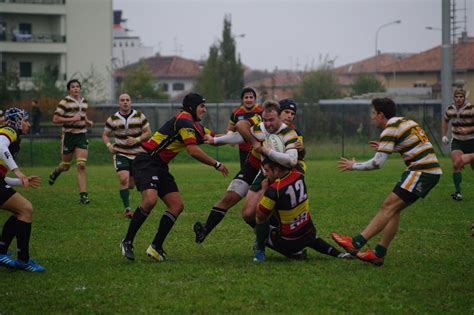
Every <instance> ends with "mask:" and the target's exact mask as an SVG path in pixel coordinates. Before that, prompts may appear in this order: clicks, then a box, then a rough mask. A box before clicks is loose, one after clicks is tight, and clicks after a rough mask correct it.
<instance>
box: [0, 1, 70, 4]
mask: <svg viewBox="0 0 474 315" xmlns="http://www.w3.org/2000/svg"><path fill="white" fill-rule="evenodd" d="M2 2H3V3H27V4H65V3H66V0H0V3H2Z"/></svg>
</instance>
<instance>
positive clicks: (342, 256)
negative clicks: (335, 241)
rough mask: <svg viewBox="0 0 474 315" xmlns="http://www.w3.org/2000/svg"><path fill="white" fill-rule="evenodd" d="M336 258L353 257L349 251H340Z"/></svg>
mask: <svg viewBox="0 0 474 315" xmlns="http://www.w3.org/2000/svg"><path fill="white" fill-rule="evenodd" d="M337 258H341V259H354V256H352V254H351V253H340V254H339V255H337Z"/></svg>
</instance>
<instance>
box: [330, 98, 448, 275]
mask: <svg viewBox="0 0 474 315" xmlns="http://www.w3.org/2000/svg"><path fill="white" fill-rule="evenodd" d="M371 118H372V123H373V125H374V126H375V127H377V128H379V129H383V131H382V134H381V135H380V141H379V142H371V144H372V145H373V146H375V147H377V153H376V154H375V156H374V157H373V158H372V159H370V160H368V161H366V162H356V160H355V159H352V160H348V159H346V158H341V160H340V161H339V168H340V170H341V171H352V170H358V171H368V170H375V169H379V168H381V167H382V166H383V164H384V163H385V161H386V160H387V158H388V155H389V154H391V153H393V152H399V153H400V155H401V156H402V158H403V160H404V162H405V164H406V166H407V169H406V171H405V172H404V173H403V174H402V178H401V180H400V181H399V182H398V183H397V184H396V185H395V187H394V189H393V191H392V192H391V193H390V194H389V195H388V197H387V198H386V199H385V201H384V202H383V204H382V206H381V207H380V209H379V212H378V213H377V214H376V215H375V217H374V218H373V219H372V221H370V223H369V225H368V226H367V227H366V228H365V229H364V230H363V231H362V232H361V233H360V234H358V235H356V236H355V237H350V236H341V235H339V234H337V233H335V232H333V233H331V236H332V238H333V239H334V240H335V241H336V242H337V243H338V244H339V245H341V246H342V247H344V248H345V249H346V250H347V251H348V252H350V253H351V254H353V255H356V256H357V258H359V259H360V260H363V261H367V262H370V263H372V264H374V265H377V266H381V265H383V263H384V256H385V254H386V253H387V249H388V247H389V245H390V242H391V241H392V240H393V238H394V237H395V234H396V233H397V231H398V226H399V224H400V214H401V212H402V210H403V209H405V208H406V207H408V206H409V205H411V204H412V203H414V202H415V201H416V200H417V199H418V198H420V197H421V198H424V197H425V196H426V195H427V194H428V193H429V192H430V190H431V189H432V188H433V187H434V186H436V184H437V183H438V181H439V178H440V177H441V173H442V172H441V168H440V166H439V163H438V159H437V157H436V154H435V152H434V150H433V146H432V145H431V143H430V141H429V140H428V137H427V136H426V134H425V132H424V131H423V129H421V127H420V126H419V125H418V124H417V123H416V122H414V121H413V120H410V119H406V118H403V117H397V116H396V106H395V103H394V102H393V101H392V100H391V99H389V98H376V99H373V100H372V114H371ZM380 232H383V235H382V238H381V240H380V242H379V244H378V245H377V246H376V247H375V249H374V250H372V249H369V250H367V251H364V252H362V251H360V249H361V248H362V246H364V245H365V244H366V243H367V241H368V240H370V239H371V238H372V237H374V236H375V235H377V234H379V233H380Z"/></svg>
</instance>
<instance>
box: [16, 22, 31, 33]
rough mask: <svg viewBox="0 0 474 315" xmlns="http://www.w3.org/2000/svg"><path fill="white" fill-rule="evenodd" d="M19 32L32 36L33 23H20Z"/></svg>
mask: <svg viewBox="0 0 474 315" xmlns="http://www.w3.org/2000/svg"><path fill="white" fill-rule="evenodd" d="M18 31H20V34H31V23H20V24H19V25H18Z"/></svg>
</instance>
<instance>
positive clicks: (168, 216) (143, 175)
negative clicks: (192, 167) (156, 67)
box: [120, 93, 229, 261]
mask: <svg viewBox="0 0 474 315" xmlns="http://www.w3.org/2000/svg"><path fill="white" fill-rule="evenodd" d="M205 101H206V100H205V99H204V98H203V97H202V96H201V95H199V94H196V93H190V94H187V95H186V96H185V97H184V99H183V110H182V111H181V112H179V113H177V114H176V115H175V116H174V117H172V118H171V119H170V120H168V121H167V122H166V123H165V124H164V125H163V126H162V127H161V128H160V129H159V130H158V131H157V132H155V133H154V134H153V137H152V138H151V139H150V140H148V141H146V142H144V143H143V147H144V148H145V149H146V150H147V153H146V154H145V153H144V154H139V155H138V156H137V157H136V158H135V160H134V161H133V164H132V171H133V172H132V175H133V177H134V178H135V183H136V185H137V189H138V191H140V192H141V194H142V202H141V204H140V206H139V207H138V208H137V210H136V211H135V213H134V215H133V217H132V220H131V222H130V225H129V227H128V231H127V234H126V236H125V238H124V239H123V241H122V242H121V243H120V248H121V249H122V255H123V256H124V257H126V258H127V259H129V260H134V259H135V256H134V253H133V245H132V244H133V240H134V238H135V235H136V234H137V232H138V230H139V229H140V227H141V226H142V224H143V223H144V222H145V220H146V218H147V217H148V215H149V214H150V212H151V211H152V210H153V208H154V206H155V205H156V203H157V201H158V197H160V199H161V200H162V201H163V202H164V203H165V205H166V206H167V207H168V209H167V210H166V211H165V213H164V214H163V216H162V217H161V220H160V225H159V227H158V231H157V233H156V234H155V238H154V239H153V241H152V243H151V244H150V246H148V248H147V250H146V253H147V255H148V256H149V257H151V258H153V259H155V260H158V261H163V260H165V259H166V253H165V251H164V250H163V243H164V241H165V239H166V237H167V235H168V233H169V232H170V231H171V229H172V228H173V225H174V224H175V222H176V220H177V219H178V217H179V215H180V214H181V212H183V210H184V204H183V201H182V199H181V195H180V194H179V190H178V186H177V184H176V182H175V180H174V177H173V175H171V173H170V172H169V167H168V163H169V162H170V161H171V160H173V159H174V158H175V157H176V156H177V155H178V154H179V153H180V152H182V151H183V150H186V151H187V152H188V154H189V155H190V156H192V157H193V158H195V159H197V160H198V161H199V162H201V163H203V164H206V165H209V166H213V167H214V168H215V169H216V170H217V171H219V172H221V173H222V174H223V175H224V176H227V175H228V173H229V171H228V170H227V168H226V167H225V165H224V164H222V163H220V162H219V161H216V160H215V159H213V158H212V157H210V156H208V155H207V154H206V153H205V152H204V151H202V150H201V149H200V148H199V145H200V144H203V143H204V137H205V135H208V134H214V132H212V131H211V130H209V129H207V128H205V127H204V126H202V125H201V124H200V121H201V119H202V117H203V115H204V114H205V113H206V105H205Z"/></svg>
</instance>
